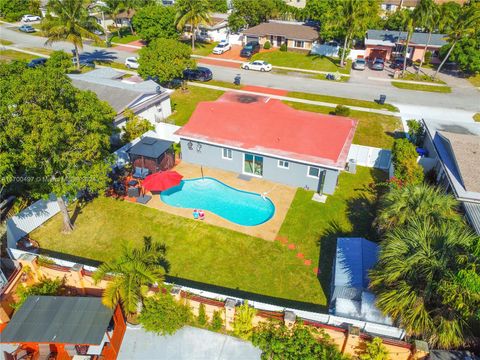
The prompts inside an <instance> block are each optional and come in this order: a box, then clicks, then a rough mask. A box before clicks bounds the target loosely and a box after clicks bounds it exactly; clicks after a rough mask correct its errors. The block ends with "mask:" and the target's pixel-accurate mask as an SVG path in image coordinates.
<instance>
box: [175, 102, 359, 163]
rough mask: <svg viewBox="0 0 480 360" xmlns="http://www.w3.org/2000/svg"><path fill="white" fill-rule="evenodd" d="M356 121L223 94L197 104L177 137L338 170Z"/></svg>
mask: <svg viewBox="0 0 480 360" xmlns="http://www.w3.org/2000/svg"><path fill="white" fill-rule="evenodd" d="M356 127H357V121H356V120H353V119H350V118H346V117H342V116H335V115H323V114H318V113H313V112H309V111H301V110H295V109H293V108H291V107H290V106H288V105H285V104H283V103H282V102H281V101H279V100H276V99H270V98H268V97H262V96H256V95H250V94H242V93H236V92H228V93H225V94H224V95H223V96H222V97H221V98H220V99H218V100H217V101H213V102H210V101H209V102H201V103H199V104H198V105H197V108H196V109H195V111H194V112H193V114H192V116H191V117H190V120H189V121H188V123H187V124H186V125H185V126H184V127H182V128H181V129H179V130H178V131H177V132H176V134H177V135H179V136H180V137H183V138H188V139H192V140H198V141H205V142H210V143H214V144H218V145H224V146H226V147H234V148H240V149H243V150H247V151H251V152H253V153H260V154H265V155H271V156H274V157H280V158H286V159H291V160H298V161H300V162H308V163H313V164H318V165H325V166H332V167H337V168H343V167H344V165H345V163H346V161H347V155H348V151H349V149H350V145H351V144H352V139H353V135H354V133H355V129H356Z"/></svg>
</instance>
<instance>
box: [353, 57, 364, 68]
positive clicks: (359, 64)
mask: <svg viewBox="0 0 480 360" xmlns="http://www.w3.org/2000/svg"><path fill="white" fill-rule="evenodd" d="M366 67H367V62H366V61H365V59H356V60H355V61H354V62H353V64H352V68H354V69H355V70H365V68H366Z"/></svg>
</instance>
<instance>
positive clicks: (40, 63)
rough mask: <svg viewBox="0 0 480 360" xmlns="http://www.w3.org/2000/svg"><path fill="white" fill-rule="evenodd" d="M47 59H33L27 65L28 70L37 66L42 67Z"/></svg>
mask: <svg viewBox="0 0 480 360" xmlns="http://www.w3.org/2000/svg"><path fill="white" fill-rule="evenodd" d="M47 60H48V59H47V58H38V59H33V60H32V61H30V62H29V63H28V65H27V66H28V67H29V68H32V69H33V68H36V67H38V66H44V65H45V64H46V63H47Z"/></svg>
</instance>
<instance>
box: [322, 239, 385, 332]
mask: <svg viewBox="0 0 480 360" xmlns="http://www.w3.org/2000/svg"><path fill="white" fill-rule="evenodd" d="M378 250H379V249H378V245H377V244H375V243H374V242H371V241H368V240H366V239H364V238H338V239H337V251H336V255H335V263H334V268H333V272H334V275H333V284H332V287H333V289H332V298H331V300H330V312H331V313H333V314H334V315H335V316H340V317H347V318H350V319H356V320H362V321H367V322H372V323H377V324H384V325H392V320H391V319H390V318H388V317H385V316H383V315H382V313H381V312H380V310H378V309H377V307H376V306H375V295H374V294H373V293H372V292H370V291H369V290H368V285H369V282H370V280H369V278H368V271H369V270H370V269H372V268H373V267H374V265H375V264H376V262H377V258H378Z"/></svg>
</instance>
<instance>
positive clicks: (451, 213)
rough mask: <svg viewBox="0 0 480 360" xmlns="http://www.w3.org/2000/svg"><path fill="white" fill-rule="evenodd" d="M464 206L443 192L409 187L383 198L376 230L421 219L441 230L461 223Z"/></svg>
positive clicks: (394, 190)
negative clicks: (443, 226) (448, 224)
mask: <svg viewBox="0 0 480 360" xmlns="http://www.w3.org/2000/svg"><path fill="white" fill-rule="evenodd" d="M459 206H460V204H459V203H458V201H457V200H456V199H455V198H454V197H453V196H452V195H450V194H446V193H445V192H444V191H443V190H442V189H441V188H439V187H434V186H430V185H427V184H420V185H407V186H404V187H401V188H398V189H392V190H390V191H389V192H387V193H386V194H385V195H383V196H382V197H381V198H380V203H379V209H378V215H377V218H376V220H375V224H376V226H377V227H378V228H379V229H380V230H381V231H382V232H384V231H388V230H392V229H395V228H398V227H401V226H405V225H407V224H408V223H409V222H410V221H411V219H412V218H420V219H422V220H424V221H429V222H430V223H431V224H432V225H434V226H437V225H440V224H441V223H444V222H448V223H458V222H461V221H462V219H461V216H460V215H459V213H458V210H459Z"/></svg>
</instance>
